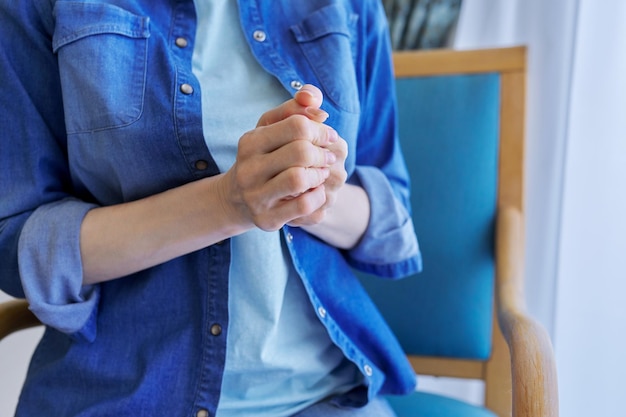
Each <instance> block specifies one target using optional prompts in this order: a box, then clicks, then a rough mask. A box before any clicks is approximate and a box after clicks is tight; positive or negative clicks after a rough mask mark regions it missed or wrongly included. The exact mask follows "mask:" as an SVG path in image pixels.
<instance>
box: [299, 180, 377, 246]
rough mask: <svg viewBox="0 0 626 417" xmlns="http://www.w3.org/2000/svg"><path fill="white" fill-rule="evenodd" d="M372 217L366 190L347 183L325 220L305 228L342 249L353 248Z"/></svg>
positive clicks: (339, 192) (340, 190) (304, 227)
mask: <svg viewBox="0 0 626 417" xmlns="http://www.w3.org/2000/svg"><path fill="white" fill-rule="evenodd" d="M369 218H370V201H369V197H368V196H367V193H366V192H365V190H364V189H363V188H361V187H359V186H357V185H352V184H345V185H344V186H343V187H341V188H340V189H339V190H338V192H337V200H336V201H335V204H334V205H333V206H332V207H331V208H329V209H328V210H327V213H326V217H325V218H324V220H323V221H322V222H320V223H318V224H316V225H312V226H302V228H303V229H304V230H306V231H307V232H309V233H311V234H312V235H315V236H317V237H318V238H320V239H322V240H323V241H325V242H326V243H328V244H330V245H333V246H335V247H337V248H340V249H352V248H353V247H354V246H356V244H357V243H358V242H359V240H360V239H361V237H362V236H363V234H364V233H365V231H366V229H367V226H368V224H369Z"/></svg>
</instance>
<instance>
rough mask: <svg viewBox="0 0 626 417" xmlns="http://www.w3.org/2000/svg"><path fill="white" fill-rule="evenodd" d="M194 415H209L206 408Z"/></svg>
mask: <svg viewBox="0 0 626 417" xmlns="http://www.w3.org/2000/svg"><path fill="white" fill-rule="evenodd" d="M196 417H209V412H208V411H207V410H200V411H198V412H197V413H196Z"/></svg>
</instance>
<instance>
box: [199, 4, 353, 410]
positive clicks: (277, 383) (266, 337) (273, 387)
mask: <svg viewBox="0 0 626 417" xmlns="http://www.w3.org/2000/svg"><path fill="white" fill-rule="evenodd" d="M195 4H196V12H197V16H198V29H197V37H196V45H195V48H194V54H193V72H194V74H195V75H196V77H197V78H198V80H199V82H200V85H201V91H202V109H203V110H202V113H203V132H204V137H205V140H206V143H207V146H208V147H209V149H210V150H211V154H212V155H213V157H214V158H215V161H216V163H217V165H218V167H219V168H220V170H221V171H222V172H225V171H227V170H228V169H229V168H230V167H231V166H232V164H233V163H234V161H235V156H236V152H237V142H238V140H239V138H240V137H241V135H242V134H244V133H245V132H246V131H248V130H251V129H253V128H254V127H255V125H256V123H257V121H258V119H259V117H260V116H261V114H263V113H264V112H265V111H267V110H268V109H271V108H273V107H276V106H277V105H279V104H281V103H283V102H284V101H285V100H288V99H290V95H289V94H288V93H287V92H286V91H285V90H284V88H283V87H282V86H281V85H280V83H279V82H278V81H277V80H276V79H275V78H274V77H273V76H271V75H270V74H268V73H267V72H265V71H264V70H263V69H262V68H261V66H260V65H259V64H258V63H257V61H256V60H255V59H254V57H253V56H252V54H251V52H250V49H249V47H248V45H247V43H246V40H245V38H244V37H243V33H242V31H241V26H240V24H239V16H238V9H237V3H236V2H235V1H233V0H196V1H195ZM229 280H230V281H229V311H230V313H229V316H230V324H229V328H228V339H227V354H226V367H225V372H224V377H223V378H224V379H223V382H222V394H221V397H220V401H219V406H218V413H217V415H218V417H228V416H235V415H236V416H241V415H255V416H272V417H280V416H289V415H292V414H294V413H296V412H298V411H299V410H301V409H303V408H306V407H307V406H309V405H311V404H313V403H315V402H317V401H320V400H322V399H324V398H326V397H328V396H329V395H332V394H335V393H343V392H346V391H348V390H350V389H351V388H353V387H355V386H356V385H359V384H360V383H362V381H361V376H360V373H359V372H358V371H357V369H356V367H355V366H354V365H353V364H352V363H351V362H349V361H348V360H347V359H345V357H344V355H343V353H342V352H341V351H340V350H339V348H337V347H336V346H335V345H334V344H333V343H332V342H331V340H330V338H329V336H328V334H327V333H326V330H325V328H324V327H323V326H322V324H321V323H320V322H319V320H318V318H317V316H316V315H315V313H314V311H313V309H312V306H311V303H310V301H309V299H308V295H307V294H306V292H305V290H304V286H303V284H302V282H301V280H300V278H299V277H298V275H297V273H296V271H295V270H294V268H293V265H292V264H291V259H290V257H289V255H288V252H287V248H286V247H285V245H284V244H283V242H282V241H281V233H280V232H264V231H262V230H260V229H255V230H251V231H249V232H247V233H245V234H242V235H240V236H236V237H234V238H232V239H231V265H230V276H229Z"/></svg>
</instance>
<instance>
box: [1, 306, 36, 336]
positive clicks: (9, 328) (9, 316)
mask: <svg viewBox="0 0 626 417" xmlns="http://www.w3.org/2000/svg"><path fill="white" fill-rule="evenodd" d="M39 325H41V322H40V321H39V320H38V319H37V317H35V315H34V314H33V313H32V312H31V311H30V310H29V309H28V302H27V301H26V300H10V301H5V302H4V303H0V340H2V339H4V338H5V337H6V336H8V335H9V334H11V333H13V332H17V331H18V330H23V329H27V328H29V327H35V326H39Z"/></svg>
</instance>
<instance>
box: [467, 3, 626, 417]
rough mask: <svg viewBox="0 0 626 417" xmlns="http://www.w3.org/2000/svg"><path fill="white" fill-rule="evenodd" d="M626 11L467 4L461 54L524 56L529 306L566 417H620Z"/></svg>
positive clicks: (615, 6) (614, 6) (625, 284)
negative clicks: (484, 50) (519, 49)
mask: <svg viewBox="0 0 626 417" xmlns="http://www.w3.org/2000/svg"><path fill="white" fill-rule="evenodd" d="M625 21H626V2H624V1H623V0H602V1H598V0H552V1H545V0H506V1H499V2H494V1H492V0H464V3H463V11H462V17H461V21H460V22H459V27H458V29H457V38H456V46H457V47H461V48H474V47H489V46H508V45H514V44H525V45H527V46H528V47H529V68H528V70H529V71H528V106H527V110H528V113H527V114H528V123H527V164H526V174H527V175H526V179H527V206H526V214H527V225H526V226H527V245H526V250H527V264H526V270H527V299H528V302H529V307H530V310H531V313H533V315H535V316H536V317H537V318H538V319H539V320H540V321H541V322H542V323H543V324H544V325H545V326H546V327H547V328H548V329H549V331H550V333H551V335H552V337H553V342H554V346H555V353H556V358H557V366H558V372H559V386H560V387H559V391H560V404H561V415H563V416H568V417H579V416H580V417H583V416H584V417H586V416H614V415H625V412H624V411H623V410H622V408H623V405H622V396H623V388H622V386H623V381H622V379H623V375H625V374H626V361H624V359H623V355H622V352H623V350H624V345H626V336H625V334H626V297H625V296H624V294H626V280H625V279H624V278H626V273H625V272H624V259H626V254H625V253H624V252H625V251H626V244H624V239H625V238H626V186H625V185H624V182H625V180H626V125H625V124H624V122H623V121H622V120H624V115H625V113H626V29H625V26H624V22H625Z"/></svg>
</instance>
